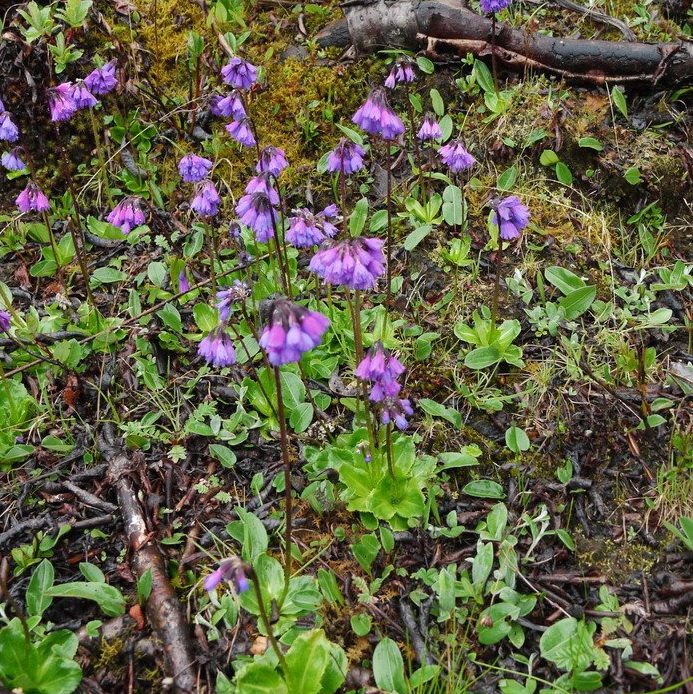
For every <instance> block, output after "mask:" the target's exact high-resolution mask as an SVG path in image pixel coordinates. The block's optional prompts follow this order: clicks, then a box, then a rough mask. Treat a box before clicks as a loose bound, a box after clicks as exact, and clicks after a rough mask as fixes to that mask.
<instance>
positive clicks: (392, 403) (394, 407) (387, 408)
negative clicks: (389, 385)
mask: <svg viewBox="0 0 693 694" xmlns="http://www.w3.org/2000/svg"><path fill="white" fill-rule="evenodd" d="M412 414H414V410H413V409H412V406H411V402H410V401H409V399H408V398H404V399H403V400H397V399H395V398H388V399H387V400H385V401H384V402H383V410H382V413H381V415H380V421H381V422H382V423H383V424H390V422H394V423H395V426H396V427H397V428H398V429H400V430H402V431H404V429H406V428H407V427H408V426H409V422H407V419H406V417H405V415H412Z"/></svg>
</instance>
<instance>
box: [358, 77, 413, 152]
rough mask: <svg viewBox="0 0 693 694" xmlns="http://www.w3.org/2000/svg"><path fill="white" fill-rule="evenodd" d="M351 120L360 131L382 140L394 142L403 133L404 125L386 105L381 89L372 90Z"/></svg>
mask: <svg viewBox="0 0 693 694" xmlns="http://www.w3.org/2000/svg"><path fill="white" fill-rule="evenodd" d="M351 120H352V121H353V122H354V123H356V125H358V126H359V128H361V130H365V131H366V132H367V133H370V134H371V135H380V137H382V138H383V140H394V139H395V138H396V137H398V136H399V135H401V134H402V133H403V132H404V123H402V121H401V120H400V118H399V116H398V115H397V114H396V113H395V112H394V111H393V110H392V109H391V108H390V106H389V105H388V103H387V99H386V97H385V93H384V92H383V90H382V89H374V90H373V91H372V92H371V93H370V95H369V97H368V99H366V103H364V104H363V106H361V108H360V109H359V110H358V111H356V113H355V114H354V117H353V118H352V119H351Z"/></svg>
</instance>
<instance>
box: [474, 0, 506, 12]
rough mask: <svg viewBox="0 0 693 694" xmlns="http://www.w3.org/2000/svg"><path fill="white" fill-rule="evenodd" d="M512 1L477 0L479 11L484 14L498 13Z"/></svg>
mask: <svg viewBox="0 0 693 694" xmlns="http://www.w3.org/2000/svg"><path fill="white" fill-rule="evenodd" d="M511 2H512V0H479V4H480V5H481V11H482V12H485V13H487V14H488V13H489V12H500V11H501V10H504V9H505V8H506V7H508V6H509V5H510V3H511Z"/></svg>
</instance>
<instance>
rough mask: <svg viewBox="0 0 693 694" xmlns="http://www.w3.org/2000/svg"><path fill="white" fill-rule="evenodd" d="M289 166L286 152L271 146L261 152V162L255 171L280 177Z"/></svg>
mask: <svg viewBox="0 0 693 694" xmlns="http://www.w3.org/2000/svg"><path fill="white" fill-rule="evenodd" d="M288 165H289V162H288V161H287V160H286V154H284V150H281V149H279V148H278V147H272V146H271V145H269V146H267V147H263V148H262V149H261V150H260V160H259V161H258V163H257V164H256V165H255V171H257V172H258V173H262V172H264V171H269V172H270V173H271V174H274V175H275V176H279V174H280V173H281V172H282V171H284V169H285V168H286V167H287V166H288Z"/></svg>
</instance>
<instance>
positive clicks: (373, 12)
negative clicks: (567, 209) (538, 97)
mask: <svg viewBox="0 0 693 694" xmlns="http://www.w3.org/2000/svg"><path fill="white" fill-rule="evenodd" d="M343 7H344V13H345V16H346V20H345V23H346V29H347V31H346V32H345V23H344V22H338V23H335V24H333V25H331V26H330V27H327V28H326V29H325V30H324V31H322V32H321V33H320V34H319V35H318V36H317V40H318V43H319V44H321V45H335V44H336V43H338V42H339V43H343V42H344V39H345V34H347V33H348V36H349V40H350V41H351V43H353V45H354V47H355V48H356V49H357V50H358V51H360V52H363V53H367V52H372V51H376V50H379V49H383V48H393V47H398V48H408V49H412V50H425V51H426V53H427V54H428V55H429V56H430V57H431V58H433V59H437V60H444V59H449V58H451V57H452V56H464V55H466V54H467V53H473V54H474V55H476V56H478V57H490V55H491V20H490V19H489V18H487V17H484V16H482V15H479V14H476V13H475V12H472V11H471V10H469V9H468V8H466V7H465V6H464V5H463V4H462V3H461V2H459V0H375V1H372V0H365V1H364V2H363V3H362V2H358V0H357V2H347V3H345V5H343ZM496 57H497V59H498V62H499V63H500V64H503V65H505V66H506V67H507V68H510V69H513V70H541V71H546V72H550V73H553V74H555V75H558V76H560V77H564V78H566V79H569V80H575V81H581V82H587V83H592V84H606V83H636V84H641V85H650V86H654V85H656V84H662V85H665V86H674V85H679V84H682V83H685V82H690V81H693V42H691V41H677V42H673V43H658V44H654V43H641V42H635V41H632V42H631V41H602V40H587V39H568V38H560V37H550V36H542V35H539V34H532V33H529V32H527V31H524V30H523V29H515V28H513V27H511V26H509V25H508V24H502V23H499V24H497V35H496Z"/></svg>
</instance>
